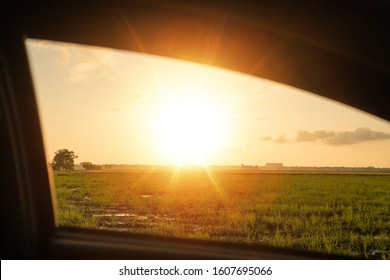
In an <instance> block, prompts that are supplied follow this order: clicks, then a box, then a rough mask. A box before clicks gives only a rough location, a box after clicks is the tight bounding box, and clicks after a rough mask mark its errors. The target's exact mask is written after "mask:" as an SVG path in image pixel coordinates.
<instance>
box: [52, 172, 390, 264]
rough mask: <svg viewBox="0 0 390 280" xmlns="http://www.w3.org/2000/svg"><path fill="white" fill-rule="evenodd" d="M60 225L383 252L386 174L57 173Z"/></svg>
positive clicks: (387, 229)
mask: <svg viewBox="0 0 390 280" xmlns="http://www.w3.org/2000/svg"><path fill="white" fill-rule="evenodd" d="M54 178H55V186H56V191H57V198H58V209H59V218H60V225H61V226H74V227H88V228H98V229H105V230H115V231H127V232H135V233H147V234H157V235H164V236H177V237H186V238H197V239H211V240H223V241H229V242H239V243H250V244H266V245H271V246H277V247H288V248H295V249H302V250H311V251H319V252H326V253H333V254H341V255H345V256H349V257H358V258H368V259H371V258H374V259H377V258H379V259H389V258H390V175H389V174H357V173H345V174H325V173H318V174H312V173H241V172H213V173H211V174H210V173H207V172H204V171H196V172H191V171H183V172H173V171H172V172H167V171H166V172H157V171H156V172H126V171H123V172H114V171H112V172H103V171H101V172H76V171H74V172H72V173H66V174H65V173H62V174H61V173H57V174H56V175H55V176H54Z"/></svg>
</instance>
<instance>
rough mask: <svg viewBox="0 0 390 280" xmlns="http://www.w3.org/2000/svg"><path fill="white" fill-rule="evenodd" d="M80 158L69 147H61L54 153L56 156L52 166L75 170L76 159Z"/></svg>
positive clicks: (56, 168) (58, 168) (57, 168)
mask: <svg viewBox="0 0 390 280" xmlns="http://www.w3.org/2000/svg"><path fill="white" fill-rule="evenodd" d="M76 158H78V156H76V155H75V153H74V152H73V151H69V150H68V149H60V150H58V151H57V152H55V154H54V158H53V160H52V161H51V167H52V168H53V170H65V171H68V170H73V168H74V160H75V159H76Z"/></svg>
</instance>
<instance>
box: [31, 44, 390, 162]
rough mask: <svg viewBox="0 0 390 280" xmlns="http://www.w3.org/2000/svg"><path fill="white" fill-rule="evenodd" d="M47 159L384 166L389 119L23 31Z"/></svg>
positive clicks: (259, 83) (219, 72)
mask: <svg viewBox="0 0 390 280" xmlns="http://www.w3.org/2000/svg"><path fill="white" fill-rule="evenodd" d="M27 50H28V54H29V58H30V61H31V68H32V74H33V78H34V83H35V86H36V94H37V101H38V105H39V110H40V114H41V123H42V128H43V131H44V139H45V143H46V144H45V145H46V152H47V158H48V160H50V159H52V157H53V155H54V152H55V151H57V150H58V149H61V148H67V149H70V150H73V151H74V152H75V153H76V154H77V155H78V156H79V158H78V159H77V162H82V161H91V162H93V163H100V164H103V163H118V164H119V163H120V164H123V163H126V164H167V165H170V164H177V163H180V164H209V165H213V164H216V165H240V164H250V165H264V164H265V163H266V162H282V163H283V164H284V165H286V166H296V165H300V166H376V167H390V157H389V155H390V123H389V122H388V121H384V120H381V119H379V118H377V117H373V116H371V115H369V114H366V113H363V112H361V111H358V110H355V109H352V108H350V107H347V106H344V105H342V104H339V103H336V102H333V101H330V100H328V99H325V98H322V97H318V96H316V95H313V94H310V93H308V92H305V91H302V90H298V89H295V88H292V87H289V86H285V85H282V84H278V83H275V82H272V81H268V80H264V79H260V78H257V77H252V76H249V75H244V74H240V73H236V72H233V71H228V70H223V69H219V68H213V67H210V66H204V65H200V64H195V63H189V62H184V61H178V60H173V59H169V58H163V57H158V56H152V55H145V54H140V53H134V52H124V51H116V50H109V49H102V48H92V47H85V46H78V45H71V44H64V43H52V42H47V41H38V40H31V39H29V40H27Z"/></svg>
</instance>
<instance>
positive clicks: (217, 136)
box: [156, 97, 226, 165]
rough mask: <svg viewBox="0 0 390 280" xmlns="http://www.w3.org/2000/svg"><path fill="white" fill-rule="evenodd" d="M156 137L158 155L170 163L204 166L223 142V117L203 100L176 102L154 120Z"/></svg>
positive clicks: (184, 99) (217, 108) (164, 109)
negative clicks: (159, 151)
mask: <svg viewBox="0 0 390 280" xmlns="http://www.w3.org/2000/svg"><path fill="white" fill-rule="evenodd" d="M156 135H157V137H156V141H158V143H159V147H160V149H161V153H162V154H164V156H165V158H167V159H168V160H169V161H170V162H171V163H174V164H175V165H204V164H207V163H208V160H210V158H211V157H212V155H213V154H214V153H215V152H217V151H219V150H220V149H222V147H223V144H224V140H225V139H226V129H225V125H224V121H223V113H222V112H221V108H219V107H218V106H217V105H216V104H213V103H212V102H210V100H207V99H205V98H204V99H199V98H188V97H187V98H176V99H175V100H170V102H168V103H167V104H165V105H164V106H163V108H162V110H161V111H160V114H159V115H158V116H157V119H156Z"/></svg>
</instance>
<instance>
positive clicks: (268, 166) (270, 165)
mask: <svg viewBox="0 0 390 280" xmlns="http://www.w3.org/2000/svg"><path fill="white" fill-rule="evenodd" d="M264 167H265V168H266V169H269V170H281V169H283V163H272V162H267V163H266V164H265V166H264Z"/></svg>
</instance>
